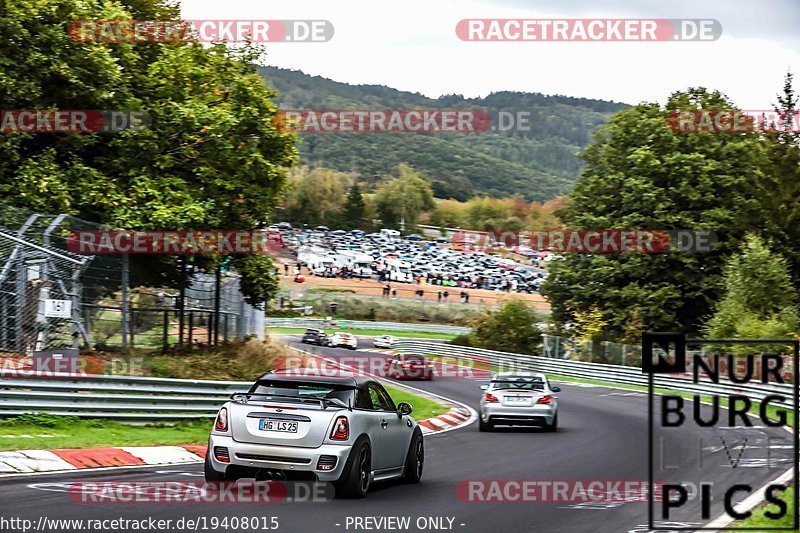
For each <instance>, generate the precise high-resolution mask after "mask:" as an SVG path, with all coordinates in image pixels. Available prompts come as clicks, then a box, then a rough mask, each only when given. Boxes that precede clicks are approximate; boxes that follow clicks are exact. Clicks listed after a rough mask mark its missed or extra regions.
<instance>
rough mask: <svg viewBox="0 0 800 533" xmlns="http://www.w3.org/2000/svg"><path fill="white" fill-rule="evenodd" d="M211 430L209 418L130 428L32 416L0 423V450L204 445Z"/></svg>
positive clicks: (102, 422) (96, 421) (101, 422)
mask: <svg viewBox="0 0 800 533" xmlns="http://www.w3.org/2000/svg"><path fill="white" fill-rule="evenodd" d="M210 430H211V420H210V419H209V420H198V421H187V422H179V423H176V424H174V425H165V424H152V425H151V424H148V425H137V426H133V425H128V424H121V423H119V422H112V421H109V420H82V419H79V418H77V417H72V416H53V415H45V414H40V413H31V414H25V415H22V416H19V417H16V418H10V419H8V420H2V421H0V450H2V451H6V450H53V449H58V448H105V447H113V446H170V445H173V446H175V445H181V444H205V443H206V442H207V441H208V433H209V431H210Z"/></svg>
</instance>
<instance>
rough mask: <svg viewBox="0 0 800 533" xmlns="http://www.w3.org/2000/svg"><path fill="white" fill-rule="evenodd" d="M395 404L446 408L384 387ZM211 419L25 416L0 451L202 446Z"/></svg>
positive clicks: (3, 429) (428, 413)
mask: <svg viewBox="0 0 800 533" xmlns="http://www.w3.org/2000/svg"><path fill="white" fill-rule="evenodd" d="M387 390H388V392H389V394H390V395H391V396H392V399H394V401H395V403H399V402H408V403H410V404H411V405H412V406H413V407H414V412H413V417H414V419H415V420H424V419H426V418H431V417H434V416H438V415H440V414H443V413H446V412H447V410H448V407H447V406H445V405H442V404H440V403H439V402H436V401H434V400H431V399H428V398H423V397H421V396H417V395H416V394H412V393H410V392H408V391H405V390H401V389H396V388H394V387H387ZM210 430H211V420H210V419H209V420H196V421H186V422H178V423H175V424H173V425H167V424H146V425H129V424H122V423H119V422H113V421H110V420H84V419H80V418H77V417H72V416H55V415H47V414H42V413H29V414H25V415H22V416H19V417H16V418H10V419H7V420H2V421H0V451H12V450H54V449H59V448H106V447H114V446H179V445H184V444H191V445H203V444H206V442H208V433H209V431H210Z"/></svg>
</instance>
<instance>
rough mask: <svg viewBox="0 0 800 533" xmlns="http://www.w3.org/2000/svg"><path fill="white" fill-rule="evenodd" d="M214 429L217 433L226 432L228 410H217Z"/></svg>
mask: <svg viewBox="0 0 800 533" xmlns="http://www.w3.org/2000/svg"><path fill="white" fill-rule="evenodd" d="M214 429H215V430H217V431H228V410H227V409H225V408H224V407H223V408H222V409H220V410H219V414H218V415H217V421H216V422H215V423H214Z"/></svg>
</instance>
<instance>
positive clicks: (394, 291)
mask: <svg viewBox="0 0 800 533" xmlns="http://www.w3.org/2000/svg"><path fill="white" fill-rule="evenodd" d="M392 298H394V299H395V300H397V287H394V288H392Z"/></svg>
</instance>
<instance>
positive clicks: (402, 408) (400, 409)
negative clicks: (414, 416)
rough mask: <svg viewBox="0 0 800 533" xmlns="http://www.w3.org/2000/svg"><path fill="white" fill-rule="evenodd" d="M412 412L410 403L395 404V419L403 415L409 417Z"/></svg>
mask: <svg viewBox="0 0 800 533" xmlns="http://www.w3.org/2000/svg"><path fill="white" fill-rule="evenodd" d="M413 412H414V408H413V407H412V406H411V404H410V403H407V402H400V403H398V404H397V418H400V417H402V416H403V415H410V414H411V413H413Z"/></svg>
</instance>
